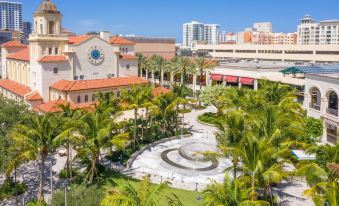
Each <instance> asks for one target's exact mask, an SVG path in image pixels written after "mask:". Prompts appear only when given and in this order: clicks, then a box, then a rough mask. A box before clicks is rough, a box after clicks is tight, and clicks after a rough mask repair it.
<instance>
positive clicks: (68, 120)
mask: <svg viewBox="0 0 339 206" xmlns="http://www.w3.org/2000/svg"><path fill="white" fill-rule="evenodd" d="M60 108H61V109H62V111H61V112H60V118H61V125H62V132H61V133H60V134H59V135H58V136H57V137H56V138H55V139H54V140H53V144H55V145H56V146H59V145H61V144H63V145H64V146H65V148H66V152H67V160H66V165H65V167H66V170H67V174H68V177H70V178H71V179H72V162H73V157H71V149H72V147H71V145H77V144H78V143H80V141H81V139H80V136H79V135H77V133H76V132H77V128H78V127H79V121H78V120H79V118H80V117H81V112H80V110H78V109H72V108H71V106H70V104H69V103H68V104H62V105H60Z"/></svg>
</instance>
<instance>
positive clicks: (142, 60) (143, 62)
mask: <svg viewBox="0 0 339 206" xmlns="http://www.w3.org/2000/svg"><path fill="white" fill-rule="evenodd" d="M136 56H137V58H138V76H139V77H142V72H143V70H145V71H146V79H147V78H148V74H147V66H148V59H147V57H145V56H144V55H143V54H141V53H137V54H136Z"/></svg>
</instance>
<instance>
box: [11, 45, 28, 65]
mask: <svg viewBox="0 0 339 206" xmlns="http://www.w3.org/2000/svg"><path fill="white" fill-rule="evenodd" d="M7 59H15V60H20V61H27V62H29V61H30V55H29V48H26V49H23V50H21V51H18V52H16V53H14V54H10V55H8V56H7Z"/></svg>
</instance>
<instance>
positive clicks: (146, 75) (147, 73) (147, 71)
mask: <svg viewBox="0 0 339 206" xmlns="http://www.w3.org/2000/svg"><path fill="white" fill-rule="evenodd" d="M146 79H147V80H148V70H147V69H146Z"/></svg>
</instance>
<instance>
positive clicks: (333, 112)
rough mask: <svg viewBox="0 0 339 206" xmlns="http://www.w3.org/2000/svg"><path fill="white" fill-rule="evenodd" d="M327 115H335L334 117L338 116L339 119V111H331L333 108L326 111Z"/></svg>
mask: <svg viewBox="0 0 339 206" xmlns="http://www.w3.org/2000/svg"><path fill="white" fill-rule="evenodd" d="M326 112H327V114H330V115H333V116H336V117H338V109H331V108H328V109H327V110H326Z"/></svg>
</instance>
